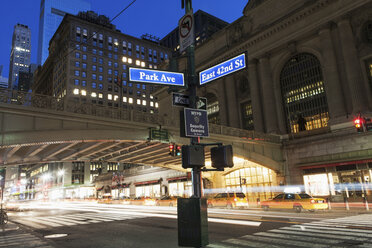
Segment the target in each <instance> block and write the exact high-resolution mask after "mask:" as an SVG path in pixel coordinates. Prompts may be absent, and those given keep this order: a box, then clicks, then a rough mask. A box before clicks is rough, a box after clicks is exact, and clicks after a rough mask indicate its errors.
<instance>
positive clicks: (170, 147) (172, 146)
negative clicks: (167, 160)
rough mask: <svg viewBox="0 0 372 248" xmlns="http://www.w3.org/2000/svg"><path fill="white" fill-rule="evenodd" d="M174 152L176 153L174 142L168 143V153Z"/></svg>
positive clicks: (172, 154)
mask: <svg viewBox="0 0 372 248" xmlns="http://www.w3.org/2000/svg"><path fill="white" fill-rule="evenodd" d="M175 153H176V148H175V145H174V143H170V144H169V155H171V156H175Z"/></svg>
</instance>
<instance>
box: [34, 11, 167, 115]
mask: <svg viewBox="0 0 372 248" xmlns="http://www.w3.org/2000/svg"><path fill="white" fill-rule="evenodd" d="M66 30H69V31H67V32H66ZM64 47H68V48H69V52H68V53H67V54H66V52H65V50H64ZM50 52H51V53H50V54H49V57H48V58H47V60H46V61H45V63H44V65H43V66H42V67H41V68H40V69H38V70H37V71H36V72H35V82H34V84H33V86H32V88H33V89H32V91H33V92H34V93H37V94H50V95H53V96H55V97H57V98H58V99H63V100H64V101H65V103H66V104H67V103H68V102H73V103H74V104H78V103H80V104H97V105H101V106H107V107H114V108H118V107H122V108H127V109H135V110H140V111H143V112H149V113H156V112H157V111H158V102H157V99H156V97H155V96H153V92H154V91H155V87H156V86H155V85H151V84H141V83H136V82H131V81H130V80H129V67H140V68H147V69H158V66H160V64H161V63H163V62H165V61H166V60H167V59H168V58H169V56H170V54H171V49H169V48H166V47H163V46H161V45H159V44H158V43H155V42H153V41H149V40H145V39H138V38H135V37H132V36H129V35H126V34H123V33H121V32H120V31H119V30H117V29H116V27H115V25H113V24H111V23H110V21H109V18H107V17H105V16H103V15H98V14H96V13H94V12H92V11H88V12H81V13H79V15H78V16H73V15H69V14H67V15H65V17H64V19H63V21H62V23H61V25H60V26H59V28H58V29H57V31H56V33H55V35H54V36H53V37H52V39H51V42H50ZM62 57H63V59H60V58H62Z"/></svg>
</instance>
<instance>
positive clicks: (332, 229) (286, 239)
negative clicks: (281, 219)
mask: <svg viewBox="0 0 372 248" xmlns="http://www.w3.org/2000/svg"><path fill="white" fill-rule="evenodd" d="M371 228H372V214H363V215H356V216H347V217H342V218H337V219H328V220H321V221H313V222H310V223H304V224H296V225H290V226H286V227H281V228H278V229H273V230H268V231H266V232H258V233H254V234H252V235H245V236H242V237H239V238H233V239H227V240H224V241H222V242H219V243H217V244H210V245H208V246H207V247H210V248H222V247H224V248H225V247H231V246H233V245H238V246H243V247H265V248H266V247H268V248H277V247H316V248H326V247H330V246H332V247H358V248H371V247H372V229H371Z"/></svg>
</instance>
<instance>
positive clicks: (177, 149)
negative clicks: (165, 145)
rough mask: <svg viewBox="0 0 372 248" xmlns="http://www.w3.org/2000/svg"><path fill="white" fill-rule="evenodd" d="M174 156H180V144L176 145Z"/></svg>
mask: <svg viewBox="0 0 372 248" xmlns="http://www.w3.org/2000/svg"><path fill="white" fill-rule="evenodd" d="M175 153H176V156H181V146H180V145H176V152H175Z"/></svg>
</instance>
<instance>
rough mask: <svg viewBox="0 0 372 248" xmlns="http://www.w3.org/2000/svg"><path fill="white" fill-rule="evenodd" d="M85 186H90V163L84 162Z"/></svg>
mask: <svg viewBox="0 0 372 248" xmlns="http://www.w3.org/2000/svg"><path fill="white" fill-rule="evenodd" d="M84 184H86V185H89V184H90V162H84Z"/></svg>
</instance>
